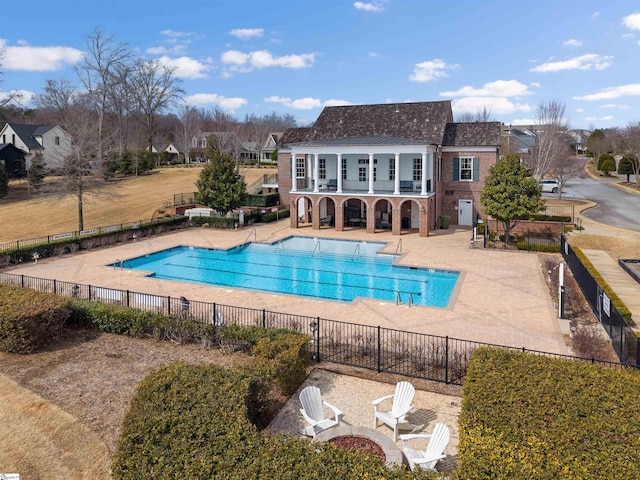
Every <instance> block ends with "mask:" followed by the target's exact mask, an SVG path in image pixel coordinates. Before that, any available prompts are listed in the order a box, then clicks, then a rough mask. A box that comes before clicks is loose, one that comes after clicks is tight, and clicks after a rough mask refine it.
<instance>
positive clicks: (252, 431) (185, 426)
mask: <svg viewBox="0 0 640 480" xmlns="http://www.w3.org/2000/svg"><path fill="white" fill-rule="evenodd" d="M259 382H260V381H259V380H255V379H252V378H250V377H249V376H247V375H245V374H244V373H242V372H239V371H237V370H233V371H232V370H225V369H223V368H222V367H219V366H216V365H204V364H201V365H195V366H189V365H187V364H185V363H184V362H178V363H174V364H172V365H168V366H165V367H161V368H159V369H157V370H155V371H154V372H152V373H151V374H150V375H148V376H147V377H146V378H145V379H144V380H143V381H142V382H141V383H140V385H139V387H138V390H137V392H136V395H135V397H134V399H133V401H132V402H131V408H130V410H129V412H128V413H127V415H126V417H125V419H124V422H123V427H122V433H121V436H120V439H119V442H118V448H117V452H116V455H115V458H114V461H113V478H114V479H122V480H125V479H132V480H133V479H135V480H138V479H140V478H154V479H157V480H162V479H175V478H189V479H193V480H198V479H210V478H224V479H228V480H244V479H247V478H251V479H255V480H262V479H265V480H267V479H268V480H271V479H274V478H277V479H278V480H289V479H291V480H311V479H316V480H318V479H341V480H342V479H347V480H351V479H353V480H356V479H357V480H360V479H366V478H369V479H373V478H380V479H381V478H386V479H389V480H393V479H409V478H434V477H435V476H432V475H429V474H426V475H425V474H413V473H411V472H408V471H406V470H405V469H400V468H395V469H391V470H389V469H387V468H386V467H385V465H384V463H383V462H382V461H380V460H379V459H377V458H375V457H373V456H370V455H367V454H365V453H363V452H357V451H352V450H344V449H340V448H337V447H335V446H333V445H331V444H311V443H310V442H308V441H304V440H300V439H298V438H295V437H291V436H275V435H267V434H264V433H261V432H260V431H259V430H258V428H256V425H255V424H254V423H252V421H251V420H250V418H251V417H252V414H251V412H249V410H248V408H249V406H251V408H254V407H253V405H254V404H255V402H256V401H257V402H258V404H259V405H258V406H257V409H265V408H267V407H266V406H265V405H264V403H265V402H266V403H268V402H272V401H273V399H270V398H269V397H268V394H266V393H265V392H266V389H265V388H264V385H260V384H259ZM256 390H257V391H258V392H259V393H258V394H256V393H255V392H256Z"/></svg>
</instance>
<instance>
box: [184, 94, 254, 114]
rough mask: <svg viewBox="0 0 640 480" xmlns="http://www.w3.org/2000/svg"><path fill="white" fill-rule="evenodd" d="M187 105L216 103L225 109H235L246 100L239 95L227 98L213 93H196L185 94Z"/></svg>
mask: <svg viewBox="0 0 640 480" xmlns="http://www.w3.org/2000/svg"><path fill="white" fill-rule="evenodd" d="M184 101H185V103H186V104H187V105H192V106H202V105H218V106H219V107H220V108H223V109H225V110H236V109H237V108H240V107H242V106H244V105H246V104H247V100H246V99H244V98H240V97H232V98H227V97H224V96H222V95H218V94H215V93H196V94H195V95H187V96H186V97H184Z"/></svg>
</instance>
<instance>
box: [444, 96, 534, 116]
mask: <svg viewBox="0 0 640 480" xmlns="http://www.w3.org/2000/svg"><path fill="white" fill-rule="evenodd" d="M451 108H452V109H453V111H455V112H456V114H458V113H466V112H468V113H476V112H478V111H480V110H482V109H484V108H486V109H487V111H489V112H491V113H492V114H495V115H504V114H507V113H513V112H530V111H531V110H532V108H531V105H529V104H527V103H515V102H512V101H511V100H509V99H508V98H505V97H464V98H457V99H455V100H454V101H453V102H452V103H451Z"/></svg>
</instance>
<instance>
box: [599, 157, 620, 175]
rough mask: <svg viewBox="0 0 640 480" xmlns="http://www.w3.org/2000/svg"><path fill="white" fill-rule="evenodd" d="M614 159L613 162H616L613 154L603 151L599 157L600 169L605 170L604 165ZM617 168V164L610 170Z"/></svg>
mask: <svg viewBox="0 0 640 480" xmlns="http://www.w3.org/2000/svg"><path fill="white" fill-rule="evenodd" d="M611 161H613V164H614V165H615V164H616V159H615V157H614V156H613V155H611V154H610V153H603V154H602V155H600V158H598V170H600V171H601V172H602V171H603V166H604V164H605V163H606V162H611ZM612 170H615V166H614V168H613V169H610V170H609V171H612Z"/></svg>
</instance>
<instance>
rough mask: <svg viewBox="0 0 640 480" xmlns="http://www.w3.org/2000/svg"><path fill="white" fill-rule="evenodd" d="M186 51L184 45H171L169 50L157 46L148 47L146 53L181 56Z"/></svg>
mask: <svg viewBox="0 0 640 480" xmlns="http://www.w3.org/2000/svg"><path fill="white" fill-rule="evenodd" d="M186 51H187V46H186V45H173V46H172V47H171V48H167V47H163V46H159V47H149V48H147V50H146V52H147V53H149V54H151V55H181V54H183V53H185V52H186Z"/></svg>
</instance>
